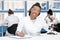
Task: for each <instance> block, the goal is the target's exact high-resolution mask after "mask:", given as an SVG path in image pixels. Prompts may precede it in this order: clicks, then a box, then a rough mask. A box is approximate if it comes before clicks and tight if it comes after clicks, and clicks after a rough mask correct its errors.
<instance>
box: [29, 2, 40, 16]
mask: <svg viewBox="0 0 60 40" xmlns="http://www.w3.org/2000/svg"><path fill="white" fill-rule="evenodd" d="M34 6H38V7H39V8H40V9H41V6H40V4H39V3H38V2H37V3H35V4H34V5H32V7H31V8H30V10H29V16H30V14H31V9H32V8H33V7H34ZM39 15H40V13H39Z"/></svg>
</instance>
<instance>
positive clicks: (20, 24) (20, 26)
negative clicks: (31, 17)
mask: <svg viewBox="0 0 60 40" xmlns="http://www.w3.org/2000/svg"><path fill="white" fill-rule="evenodd" d="M23 25H24V24H23V20H22V19H21V20H20V22H19V24H18V27H17V31H16V32H21V31H22V29H23Z"/></svg>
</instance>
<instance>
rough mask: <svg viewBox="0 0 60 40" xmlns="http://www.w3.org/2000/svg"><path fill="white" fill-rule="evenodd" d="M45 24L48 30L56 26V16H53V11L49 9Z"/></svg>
mask: <svg viewBox="0 0 60 40" xmlns="http://www.w3.org/2000/svg"><path fill="white" fill-rule="evenodd" d="M44 20H45V21H46V23H47V24H48V26H49V29H50V28H51V27H52V26H54V24H57V22H58V20H57V18H56V15H54V16H53V11H52V10H51V9H49V10H48V12H47V16H46V17H45V19H44Z"/></svg>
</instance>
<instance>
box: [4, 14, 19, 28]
mask: <svg viewBox="0 0 60 40" xmlns="http://www.w3.org/2000/svg"><path fill="white" fill-rule="evenodd" d="M4 23H5V24H7V25H8V27H10V26H11V25H13V24H18V23H19V19H18V17H16V16H14V14H12V15H10V16H8V17H7V18H6V19H5V21H4Z"/></svg>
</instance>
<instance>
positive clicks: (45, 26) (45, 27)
mask: <svg viewBox="0 0 60 40" xmlns="http://www.w3.org/2000/svg"><path fill="white" fill-rule="evenodd" d="M41 23H42V28H44V29H45V30H46V31H48V25H47V24H46V22H45V21H44V20H42V21H41Z"/></svg>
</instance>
